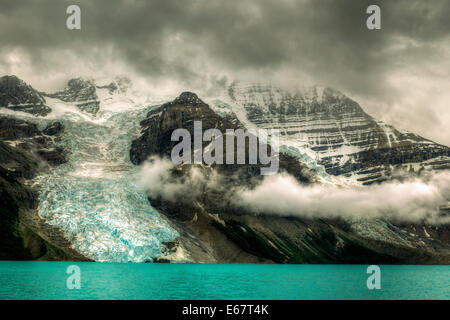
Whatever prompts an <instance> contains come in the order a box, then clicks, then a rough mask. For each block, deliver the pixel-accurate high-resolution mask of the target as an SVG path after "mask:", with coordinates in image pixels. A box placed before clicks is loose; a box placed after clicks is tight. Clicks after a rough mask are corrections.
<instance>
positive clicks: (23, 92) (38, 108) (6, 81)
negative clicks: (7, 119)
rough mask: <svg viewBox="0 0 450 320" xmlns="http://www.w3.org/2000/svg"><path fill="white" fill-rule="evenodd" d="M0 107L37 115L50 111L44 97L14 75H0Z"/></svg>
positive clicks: (43, 114)
mask: <svg viewBox="0 0 450 320" xmlns="http://www.w3.org/2000/svg"><path fill="white" fill-rule="evenodd" d="M0 107H3V108H7V109H10V110H13V111H21V112H26V113H31V114H33V115H39V116H45V115H47V114H49V113H50V112H51V109H50V108H49V107H48V106H47V105H46V102H45V99H44V97H42V95H41V94H40V93H39V92H38V91H36V90H35V89H33V87H31V86H30V85H28V84H27V83H25V81H23V80H21V79H20V78H18V77H17V76H15V75H6V76H3V77H0Z"/></svg>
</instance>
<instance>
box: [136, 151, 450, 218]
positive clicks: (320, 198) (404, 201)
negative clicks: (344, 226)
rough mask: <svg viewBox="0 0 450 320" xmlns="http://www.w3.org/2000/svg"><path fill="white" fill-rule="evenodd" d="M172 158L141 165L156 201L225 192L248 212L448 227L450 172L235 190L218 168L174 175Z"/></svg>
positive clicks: (271, 182)
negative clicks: (444, 208) (446, 208)
mask: <svg viewBox="0 0 450 320" xmlns="http://www.w3.org/2000/svg"><path fill="white" fill-rule="evenodd" d="M175 170H176V166H175V165H173V164H172V162H171V161H170V160H168V159H161V158H158V157H152V158H151V159H150V160H149V161H147V162H145V163H144V164H143V165H141V167H140V171H139V173H138V175H137V179H138V181H139V185H140V186H141V188H143V190H145V191H146V192H147V194H148V195H149V196H150V197H151V198H162V199H165V200H167V201H171V202H175V203H183V202H195V201H202V199H203V197H204V195H205V194H208V193H209V192H216V193H217V192H221V194H222V197H221V198H222V199H223V203H227V204H231V205H232V206H234V207H235V208H237V209H239V208H240V209H243V210H245V211H246V212H250V213H257V214H268V215H280V216H294V217H301V218H330V219H333V218H343V219H377V218H386V219H391V220H394V221H400V222H422V221H427V222H428V223H433V224H437V223H443V222H448V221H449V219H448V217H447V218H445V217H442V216H440V213H439V208H440V207H441V206H445V205H447V204H448V202H449V201H450V172H441V173H433V174H428V175H424V176H421V177H414V178H412V177H408V176H405V177H403V176H398V177H397V178H398V180H397V181H391V182H387V183H382V184H378V185H370V186H338V185H333V184H313V185H305V184H301V183H299V182H298V181H297V180H295V178H293V177H292V176H290V175H288V174H277V175H272V176H265V177H264V179H263V180H262V181H260V182H259V183H257V184H256V186H254V187H253V188H249V187H243V186H230V185H227V184H226V183H225V182H224V181H226V180H225V179H224V177H222V176H220V175H219V174H218V173H217V172H215V171H214V170H210V171H205V170H202V169H200V168H199V167H196V166H193V167H191V169H190V170H189V171H187V170H186V171H184V172H185V173H187V174H185V175H181V174H176V173H175V174H174V172H175Z"/></svg>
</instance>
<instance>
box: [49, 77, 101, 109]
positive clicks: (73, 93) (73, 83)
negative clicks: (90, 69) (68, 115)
mask: <svg viewBox="0 0 450 320" xmlns="http://www.w3.org/2000/svg"><path fill="white" fill-rule="evenodd" d="M46 95H47V96H48V97H51V98H57V99H60V100H62V101H64V102H74V103H75V105H76V106H77V107H78V108H79V109H80V110H81V111H84V112H86V113H89V114H92V115H96V114H97V112H98V110H99V108H100V101H99V100H98V97H97V93H96V87H95V84H94V83H93V82H92V81H90V80H84V79H82V78H76V79H71V80H69V82H68V83H67V86H66V88H64V90H63V91H60V92H56V93H52V94H46Z"/></svg>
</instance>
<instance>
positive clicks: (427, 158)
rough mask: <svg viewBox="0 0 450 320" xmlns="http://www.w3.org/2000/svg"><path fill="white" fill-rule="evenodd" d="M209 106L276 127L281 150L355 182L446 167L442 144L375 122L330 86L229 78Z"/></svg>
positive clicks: (449, 157)
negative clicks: (225, 88) (280, 84)
mask: <svg viewBox="0 0 450 320" xmlns="http://www.w3.org/2000/svg"><path fill="white" fill-rule="evenodd" d="M212 106H213V108H214V109H215V110H216V111H217V112H218V113H220V114H222V115H224V116H225V117H227V118H238V119H239V120H240V121H242V122H243V123H245V124H246V126H247V127H249V126H254V127H258V128H264V129H269V128H276V129H279V130H280V134H281V135H282V138H281V140H282V141H281V144H283V145H284V147H282V149H283V148H284V150H285V151H287V152H290V153H291V154H297V155H298V157H299V158H301V159H302V160H303V161H305V162H308V163H310V164H311V165H312V166H313V167H314V166H316V165H317V164H318V165H321V166H323V167H324V168H325V170H326V172H327V173H329V174H331V175H336V176H343V177H346V178H348V179H349V180H353V181H357V182H359V183H361V184H371V183H374V182H381V181H385V180H388V179H390V177H391V176H392V174H393V171H394V170H395V169H396V168H399V167H403V168H405V169H407V170H410V171H416V172H418V171H420V170H423V169H430V170H440V169H449V168H450V149H449V148H448V147H447V146H443V145H440V144H437V143H435V142H433V141H430V140H428V139H425V138H423V137H421V136H418V135H416V134H413V133H410V132H406V131H400V130H397V129H396V128H394V127H392V126H390V125H388V124H385V123H382V122H380V121H376V120H375V119H374V118H372V117H371V116H370V115H368V114H367V113H366V112H365V111H364V110H363V109H362V108H361V106H360V105H359V104H358V103H357V102H355V101H353V100H351V99H350V98H348V97H346V96H345V95H343V94H342V93H340V92H338V91H336V90H333V89H330V88H324V87H311V88H303V89H299V90H294V91H292V92H290V91H287V90H283V89H280V88H277V87H275V86H272V85H265V84H246V83H241V82H233V83H232V84H231V85H230V87H229V88H228V91H227V94H226V95H225V96H224V97H223V98H220V99H215V100H213V102H212Z"/></svg>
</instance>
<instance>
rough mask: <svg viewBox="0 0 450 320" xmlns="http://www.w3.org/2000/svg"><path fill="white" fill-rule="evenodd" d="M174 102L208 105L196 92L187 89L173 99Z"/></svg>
mask: <svg viewBox="0 0 450 320" xmlns="http://www.w3.org/2000/svg"><path fill="white" fill-rule="evenodd" d="M172 104H181V105H188V106H195V107H196V106H202V105H206V103H205V102H203V101H202V100H201V99H200V98H199V97H198V96H197V95H196V94H195V93H193V92H189V91H185V92H183V93H181V94H180V95H179V96H178V97H177V98H175V100H173V101H172Z"/></svg>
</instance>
